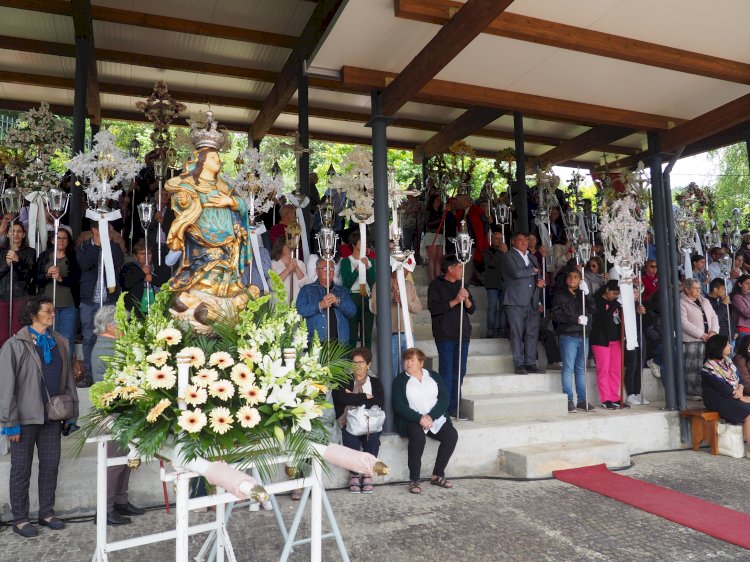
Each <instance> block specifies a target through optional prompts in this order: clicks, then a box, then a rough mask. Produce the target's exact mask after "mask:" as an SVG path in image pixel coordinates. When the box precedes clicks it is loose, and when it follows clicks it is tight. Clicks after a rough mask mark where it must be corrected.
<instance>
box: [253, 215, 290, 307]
mask: <svg viewBox="0 0 750 562" xmlns="http://www.w3.org/2000/svg"><path fill="white" fill-rule="evenodd" d="M265 231H266V226H265V225H264V224H261V225H259V226H252V225H251V226H250V246H251V247H252V249H253V255H252V261H251V262H250V284H251V285H252V283H253V263H255V264H256V266H257V267H258V271H259V272H260V282H261V283H262V284H263V292H264V293H268V292H269V290H268V283H267V282H266V274H265V272H264V271H263V260H262V259H261V257H260V239H259V238H258V237H259V236H260V235H261V234H263V233H264V232H265ZM292 259H295V258H294V256H292Z"/></svg>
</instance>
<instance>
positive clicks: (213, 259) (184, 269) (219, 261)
mask: <svg viewBox="0 0 750 562" xmlns="http://www.w3.org/2000/svg"><path fill="white" fill-rule="evenodd" d="M206 115H207V118H208V120H207V123H206V126H205V128H203V129H201V128H197V127H195V126H194V127H193V129H192V130H191V132H190V139H191V141H192V143H193V145H194V146H195V152H194V156H195V159H194V160H192V161H190V162H188V163H187V169H186V171H185V172H184V173H182V174H180V175H179V176H176V177H174V178H172V179H170V180H169V181H168V182H167V183H166V190H167V193H169V194H170V198H171V204H172V208H173V210H174V212H175V220H174V222H173V223H172V227H171V228H170V230H169V234H168V236H167V245H168V246H169V249H170V250H172V251H178V252H182V256H181V260H180V262H179V264H178V268H177V271H176V272H175V274H174V276H173V277H172V279H171V281H170V282H169V288H170V290H172V291H174V292H176V293H178V296H177V298H176V299H175V303H174V305H173V307H172V313H173V314H174V315H175V316H177V317H178V318H181V319H184V320H187V321H189V322H190V323H191V324H193V326H194V327H196V328H197V329H200V330H201V331H206V330H205V324H206V322H207V320H213V319H215V318H217V317H218V316H219V314H220V312H221V310H222V309H223V308H225V307H226V306H229V305H233V306H235V307H239V308H242V307H244V305H245V304H246V303H247V300H248V298H249V295H248V291H250V292H252V288H248V287H245V286H244V285H243V284H242V274H243V272H244V271H245V268H249V267H251V263H252V262H251V247H250V245H249V242H248V228H249V225H248V218H247V207H246V205H245V202H244V201H243V199H242V198H241V197H239V196H238V195H236V194H234V193H233V190H232V188H231V187H229V186H228V185H227V184H226V182H224V181H223V180H222V179H221V178H220V177H219V172H220V171H221V158H220V156H219V151H220V150H221V148H222V146H223V145H224V143H225V141H226V135H225V133H223V132H221V131H219V130H217V123H216V121H214V120H213V114H212V112H210V111H209V112H207V114H206ZM256 291H257V288H256Z"/></svg>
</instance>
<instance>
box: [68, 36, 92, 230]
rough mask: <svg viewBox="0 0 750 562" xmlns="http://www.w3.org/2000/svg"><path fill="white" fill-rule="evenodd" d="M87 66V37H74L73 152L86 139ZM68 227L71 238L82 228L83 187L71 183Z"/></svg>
mask: <svg viewBox="0 0 750 562" xmlns="http://www.w3.org/2000/svg"><path fill="white" fill-rule="evenodd" d="M88 66H89V38H88V37H76V73H75V93H74V96H73V154H78V153H79V152H83V148H84V143H85V141H86V90H87V86H88V85H87V74H88ZM68 217H69V220H70V228H71V229H72V230H73V240H75V239H77V238H78V235H79V234H80V233H81V229H82V228H83V188H82V186H76V185H73V187H72V188H71V190H70V214H69V215H68Z"/></svg>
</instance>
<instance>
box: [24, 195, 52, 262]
mask: <svg viewBox="0 0 750 562" xmlns="http://www.w3.org/2000/svg"><path fill="white" fill-rule="evenodd" d="M26 201H28V202H29V236H28V239H29V246H31V247H32V248H34V249H35V250H37V255H38V254H39V252H41V251H42V250H44V249H45V248H46V247H47V213H46V212H45V206H44V193H43V192H41V191H32V192H31V193H29V194H28V195H26ZM37 234H38V235H39V244H40V245H41V246H40V247H39V248H37Z"/></svg>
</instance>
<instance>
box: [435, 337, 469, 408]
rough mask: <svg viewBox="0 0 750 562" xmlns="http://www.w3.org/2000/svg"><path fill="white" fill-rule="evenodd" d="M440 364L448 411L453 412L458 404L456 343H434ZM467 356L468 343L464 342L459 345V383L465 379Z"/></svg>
mask: <svg viewBox="0 0 750 562" xmlns="http://www.w3.org/2000/svg"><path fill="white" fill-rule="evenodd" d="M435 344H436V346H437V351H438V360H439V362H440V370H439V371H440V377H441V378H442V379H443V384H444V385H445V390H446V391H447V392H448V396H450V402H449V403H448V411H449V412H455V411H456V405H457V404H458V362H459V353H458V341H438V342H435ZM468 356H469V341H468V340H464V341H463V342H462V345H461V353H460V361H461V383H462V384H463V382H464V379H465V378H466V359H467V358H468Z"/></svg>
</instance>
